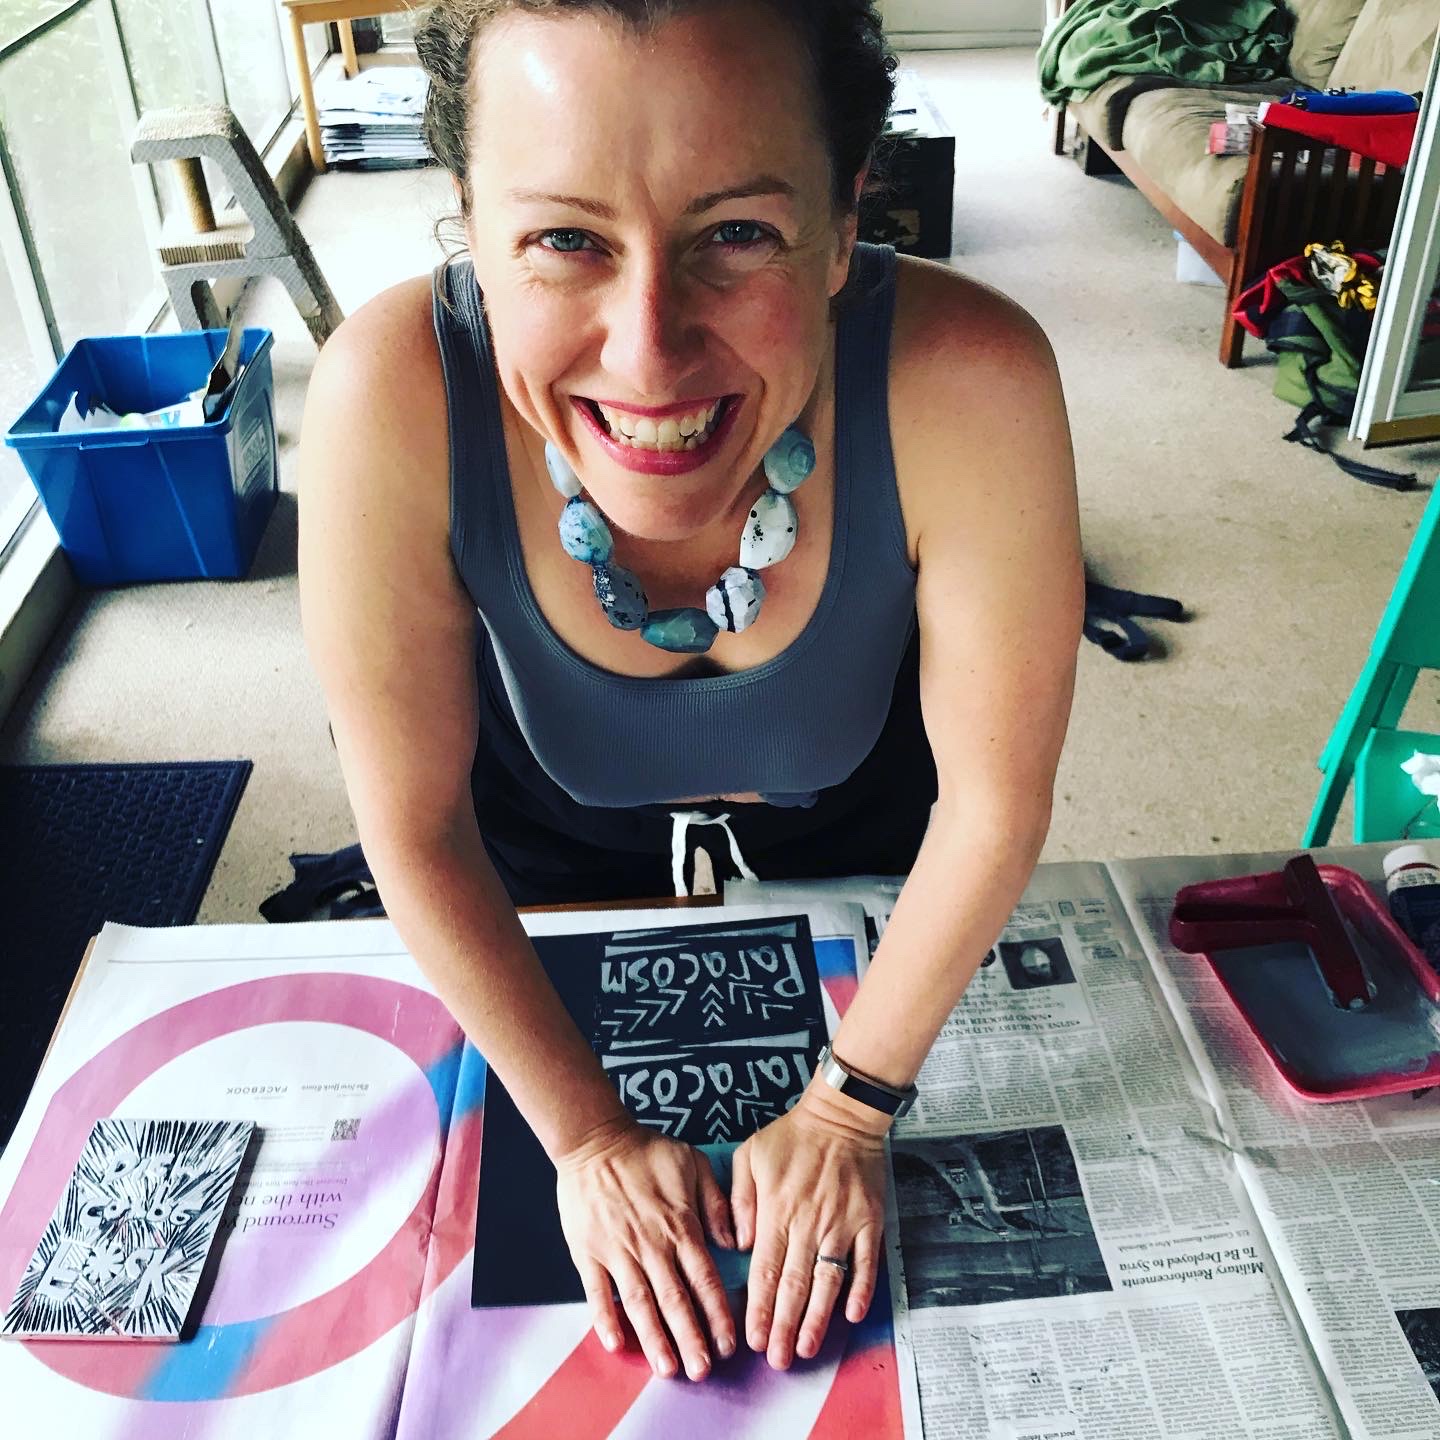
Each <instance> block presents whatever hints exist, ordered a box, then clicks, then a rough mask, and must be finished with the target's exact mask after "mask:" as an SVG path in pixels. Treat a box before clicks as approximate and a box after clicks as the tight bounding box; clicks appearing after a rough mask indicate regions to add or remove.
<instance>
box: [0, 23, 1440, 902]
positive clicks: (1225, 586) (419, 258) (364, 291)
mask: <svg viewBox="0 0 1440 1440" xmlns="http://www.w3.org/2000/svg"><path fill="white" fill-rule="evenodd" d="M909 58H910V59H911V61H912V62H913V64H914V65H915V67H916V68H917V70H919V72H920V73H921V74H922V76H923V77H924V79H925V82H926V83H927V85H928V86H929V87H930V90H931V93H932V95H933V97H934V99H935V100H936V102H937V103H938V104H939V106H940V108H941V109H942V111H943V112H944V113H945V115H946V116H947V118H948V119H949V120H950V122H951V124H952V125H953V127H954V129H955V133H956V135H957V136H958V141H957V161H956V167H957V171H958V174H957V176H956V206H955V208H956V223H955V250H956V261H955V263H956V264H957V265H959V266H961V267H962V268H964V269H965V270H967V271H969V272H970V273H971V274H973V275H975V276H977V277H979V278H980V279H983V280H985V281H987V282H989V283H991V284H994V285H996V286H998V287H999V288H1001V289H1003V290H1005V291H1007V292H1009V293H1010V294H1011V295H1014V296H1015V297H1016V298H1017V299H1019V300H1020V301H1021V302H1022V303H1023V304H1024V305H1026V306H1027V307H1028V308H1029V309H1030V310H1031V311H1032V312H1033V313H1034V314H1035V315H1036V316H1037V317H1038V318H1039V320H1040V321H1041V322H1042V324H1043V325H1044V326H1045V328H1046V330H1047V331H1048V332H1049V334H1050V337H1051V339H1052V341H1053V343H1054V346H1055V349H1056V352H1057V354H1058V356H1059V360H1060V365H1061V369H1062V371H1063V373H1064V378H1065V385H1066V393H1067V395H1068V397H1069V404H1070V411H1071V417H1072V421H1073V426H1074V432H1075V443H1076V452H1077V457H1078V465H1079V476H1080V488H1081V496H1082V501H1083V507H1084V523H1085V539H1086V549H1087V552H1088V554H1089V556H1090V557H1091V560H1092V562H1093V564H1094V567H1095V569H1096V570H1097V572H1098V574H1099V576H1100V578H1102V579H1106V580H1109V581H1110V582H1111V583H1114V584H1117V585H1121V586H1124V587H1126V588H1129V589H1139V590H1153V591H1158V592H1162V593H1165V594H1168V595H1174V596H1178V597H1180V598H1181V599H1183V600H1184V601H1185V603H1186V604H1187V605H1188V606H1189V607H1190V608H1191V610H1192V611H1193V612H1194V618H1193V619H1192V620H1191V621H1190V622H1189V624H1187V625H1184V626H1170V627H1163V626H1156V627H1155V630H1156V633H1161V634H1163V635H1164V637H1165V640H1166V642H1167V645H1168V650H1169V653H1168V655H1167V656H1166V657H1165V658H1163V659H1160V660H1151V661H1147V662H1145V663H1143V664H1139V665H1131V666H1125V665H1121V664H1118V663H1117V662H1115V661H1114V660H1112V659H1110V658H1108V657H1107V656H1105V655H1102V654H1101V653H1100V652H1099V651H1098V650H1096V649H1095V648H1094V647H1092V646H1088V645H1087V646H1084V647H1083V654H1082V655H1081V663H1080V681H1079V690H1078V696H1077V700H1076V707H1075V716H1074V721H1073V724H1072V727H1071V735H1070V741H1069V746H1068V749H1067V752H1066V756H1065V760H1064V763H1063V765H1062V768H1061V775H1060V783H1059V787H1058V793H1057V797H1056V812H1055V820H1054V826H1053V829H1052V833H1051V838H1050V843H1049V846H1048V848H1047V852H1046V853H1047V858H1053V859H1062V858H1067V859H1069V858H1076V859H1080V858H1102V857H1108V856H1128V855H1144V854H1159V853H1178V852H1204V851H1213V850H1216V849H1227V850H1229V849H1235V850H1245V849H1261V848H1267V847H1284V846H1287V845H1291V844H1293V843H1295V841H1296V840H1297V839H1298V837H1299V834H1300V831H1301V827H1302V825H1303V823H1304V820H1305V817H1306V815H1307V814H1308V812H1309V807H1310V804H1311V801H1312V799H1313V796H1314V790H1315V783H1316V776H1315V771H1314V769H1313V764H1314V757H1315V755H1316V754H1317V753H1318V751H1319V748H1320V746H1321V744H1322V743H1323V741H1324V739H1325V736H1326V735H1327V734H1328V732H1329V729H1330V726H1331V724H1332V723H1333V721H1334V719H1335V716H1336V714H1337V713H1338V710H1339V708H1340V705H1341V703H1342V702H1343V700H1344V697H1345V695H1346V693H1347V691H1348V688H1349V686H1350V684H1351V682H1352V680H1353V679H1354V676H1355V674H1356V672H1357V670H1358V669H1359V666H1360V664H1361V662H1362V660H1363V658H1364V655H1365V651H1366V647H1367V645H1368V643H1369V639H1370V636H1371V634H1372V632H1373V629H1374V625H1375V622H1376V619H1377V618H1378V616H1379V613H1380V610H1381V607H1382V606H1383V605H1384V602H1385V599H1386V596H1387V595H1388V593H1389V588H1390V585H1391V583H1392V581H1393V579H1394V576H1395V573H1396V571H1397V569H1398V567H1399V565H1400V562H1401V559H1402V557H1403V555H1404V553H1405V548H1406V546H1407V544H1408V542H1409V538H1410V535H1411V533H1412V531H1413V529H1414V526H1415V523H1416V520H1417V518H1418V516H1419V515H1420V512H1421V510H1422V509H1423V507H1424V503H1425V498H1426V496H1425V494H1424V493H1423V492H1419V493H1413V494H1409V495H1396V494H1391V493H1389V492H1384V491H1379V490H1375V489H1372V488H1371V487H1368V486H1365V485H1362V484H1360V483H1359V482H1357V481H1354V480H1351V479H1349V478H1347V477H1346V476H1344V475H1342V474H1341V473H1340V472H1339V471H1338V470H1337V469H1336V468H1335V467H1334V466H1332V465H1331V464H1330V463H1329V462H1328V461H1325V460H1323V459H1321V458H1319V457H1317V456H1315V455H1312V454H1309V453H1308V452H1305V451H1303V450H1300V449H1299V448H1298V447H1294V446H1288V445H1284V444H1282V443H1281V442H1280V438H1279V437H1280V435H1281V434H1282V433H1283V431H1284V430H1285V429H1287V428H1288V426H1289V423H1290V421H1291V420H1292V419H1293V416H1294V411H1293V410H1291V409H1289V408H1288V407H1286V406H1284V405H1282V404H1281V403H1280V402H1279V401H1277V400H1275V399H1274V398H1273V396H1272V395H1271V393H1270V385H1271V381H1272V373H1271V370H1270V366H1269V362H1268V360H1267V359H1265V358H1263V356H1261V357H1256V358H1254V359H1252V362H1251V364H1250V365H1248V366H1247V367H1246V368H1245V369H1243V370H1241V371H1239V372H1226V371H1224V370H1222V369H1221V367H1220V366H1219V364H1218V363H1217V362H1216V360H1215V358H1214V356H1215V350H1216V346H1217V343H1218V330H1217V327H1218V321H1219V315H1220V307H1221V296H1220V294H1219V292H1217V291H1215V290H1212V289H1207V288H1202V287H1198V286H1190V285H1181V284H1177V283H1176V282H1175V280H1174V278H1173V277H1174V267H1175V243H1174V241H1173V239H1172V238H1171V235H1170V231H1169V228H1168V227H1167V226H1166V225H1165V223H1164V222H1163V221H1162V220H1161V219H1160V218H1159V217H1158V216H1157V215H1156V214H1155V212H1154V211H1153V210H1151V208H1150V207H1149V205H1148V204H1147V203H1146V202H1145V201H1144V200H1143V199H1142V198H1141V197H1140V195H1139V194H1138V193H1137V192H1136V191H1134V190H1133V189H1132V188H1131V187H1130V186H1129V185H1128V183H1126V182H1124V181H1123V180H1119V179H1113V180H1097V179H1086V178H1085V177H1084V176H1083V175H1081V173H1080V172H1079V170H1078V168H1077V167H1076V166H1075V165H1074V164H1073V163H1072V162H1070V161H1068V160H1062V159H1057V158H1056V157H1054V156H1053V155H1051V154H1050V153H1049V147H1048V143H1047V137H1048V131H1047V127H1046V125H1045V123H1044V121H1043V120H1042V116H1041V111H1040V104H1039V100H1038V98H1037V97H1036V95H1035V91H1034V86H1033V84H1032V82H1031V65H1032V61H1031V56H1030V55H1029V53H1028V52H1023V51H974V52H960V53H937V52H928V53H925V54H921V55H916V56H913V57H909ZM449 204H450V191H449V184H448V181H447V180H446V179H445V177H443V176H442V175H440V174H438V173H435V172H403V173H398V174H375V175H353V174H331V175H326V176H323V177H321V178H319V179H318V180H317V181H316V182H315V183H314V184H313V185H312V186H311V188H310V190H309V192H308V193H307V195H306V196H305V199H304V202H303V204H302V206H301V208H300V220H301V224H302V226H303V228H304V230H305V232H306V234H307V236H308V237H309V239H310V241H311V244H312V245H313V246H314V248H315V250H316V252H317V254H318V256H319V258H320V261H321V264H322V266H323V267H324V269H325V272H326V274H327V276H328V277H329V280H330V283H331V286H332V287H333V289H334V290H335V292H336V295H337V296H338V298H339V300H340V303H341V305H342V306H343V307H344V308H345V309H347V310H353V309H355V308H356V307H357V306H358V305H360V304H361V303H362V302H363V301H364V300H365V299H366V298H368V297H369V296H370V295H372V294H374V293H375V292H376V291H378V290H380V289H382V288H383V287H385V286H387V285H389V284H391V283H393V282H395V281H397V280H399V279H402V278H404V277H406V276H409V275H413V274H417V273H420V272H423V271H425V270H427V269H428V268H429V267H430V266H431V265H432V264H433V263H434V261H435V260H436V259H437V258H438V253H439V252H438V251H437V249H436V248H435V245H434V242H433V239H432V237H431V231H432V228H433V224H434V222H435V220H436V219H437V218H438V217H439V216H440V215H441V214H443V213H444V212H445V210H446V209H447V208H448V206H449ZM247 319H248V320H249V322H250V323H252V324H253V323H259V324H264V325H268V326H270V327H271V328H272V329H273V330H274V331H275V333H276V346H275V372H276V404H277V414H278V421H279V428H280V435H281V449H282V453H281V465H282V471H283V476H284V481H285V485H286V491H287V493H286V494H285V495H284V496H282V498H281V502H280V506H279V508H278V510H277V513H276V515H275V518H274V520H273V522H272V523H271V526H270V529H269V532H268V533H267V535H266V539H265V543H264V547H263V549H262V552H261V555H260V558H259V562H258V565H257V567H256V571H255V574H254V576H253V578H251V579H250V580H248V581H246V582H243V583H231V584H225V583H207V584H186V585H166V586H153V587H139V588H135V589H131V590H124V591H116V592H111V593H102V594H97V595H94V596H91V597H89V598H87V599H86V600H85V601H84V602H83V603H82V604H81V605H80V606H79V607H77V610H76V612H75V613H74V615H73V616H72V617H71V619H70V621H69V623H68V624H67V626H66V627H65V628H64V630H63V631H62V632H61V634H60V635H59V636H58V637H57V638H56V641H55V644H54V645H53V646H52V649H51V652H50V654H49V656H48V658H47V660H46V662H45V664H44V665H43V666H42V667H41V670H40V672H39V673H38V674H37V676H36V677H35V679H34V681H33V682H32V684H31V686H30V688H29V689H28V691H27V692H26V694H25V696H24V697H23V698H22V701H21V704H20V705H19V707H17V710H16V712H15V714H14V715H12V717H11V720H10V722H9V724H8V726H7V729H6V732H5V735H4V738H3V743H0V755H3V758H5V759H7V760H12V761H28V762H43V761H78V760H169V759H200V758H205V759H210V758H229V757H249V758H251V759H253V760H254V762H255V773H254V776H253V778H252V780H251V782H250V787H249V790H248V792H247V793H246V796H245V799H244V802H243V804H242V805H241V808H240V812H239V814H238V816H237V818H236V821H235V824H234V827H233V829H232V830H231V833H230V838H229V841H228V843H227V845H226V847H225V850H224V853H223V854H222V856H221V859H220V863H219V866H218V868H217V870H216V873H215V878H214V881H213V883H212V885H211V888H210V892H209V895H208V896H207V898H206V901H205V905H204V908H203V910H202V912H201V918H202V919H203V920H207V921H222V920H235V921H244V920H253V919H255V918H256V905H257V904H258V903H259V901H260V900H261V899H262V898H263V897H264V896H265V895H267V894H268V893H270V892H271V891H272V890H274V889H276V888H277V887H278V886H279V885H281V884H283V883H284V882H285V881H286V880H287V879H288V878H289V867H288V863H287V860H286V857H287V855H288V854H289V852H291V851H294V850H328V849H332V848H334V847H337V846H339V845H342V844H346V843H348V842H349V841H351V840H352V839H353V838H354V831H353V824H352V821H351V818H350V814H349V809H348V806H347V803H346V799H345V795H344V791H343V788H342V785H341V780H340V774H339V770H338V767H337V765H336V763H335V759H334V756H333V753H332V751H331V748H330V743H329V740H328V737H327V735H326V731H325V716H324V710H323V707H322V704H321V700H320V696H319V692H318V688H317V686H316V684H315V681H314V679H313V677H312V676H311V674H310V671H309V668H308V665H307V662H306V659H305V655H304V652H303V649H302V647H301V642H300V634H299V625H298V614H297V604H296V585H295V574H294V569H295V501H294V497H293V488H294V468H295V452H294V446H295V440H296V436H297V433H298V430H299V424H300V416H301V410H302V405H303V401H304V394H305V384H306V379H307V376H308V374H309V371H310V367H311V365H312V364H313V361H314V348H313V346H312V345H311V344H310V341H309V339H308V337H307V335H306V333H305V330H304V328H303V327H302V326H301V324H300V322H299V320H298V319H297V317H296V315H295V312H294V310H293V308H291V307H290V305H289V303H288V301H287V299H286V297H285V295H284V293H283V291H282V290H281V289H280V288H279V286H278V285H274V286H264V287H261V288H259V289H258V290H257V291H256V292H255V293H254V295H253V298H252V301H251V302H250V311H249V314H248V315H247ZM1374 458H1377V459H1379V460H1380V462H1381V463H1386V464H1392V465H1397V466H1403V467H1404V468H1415V469H1418V470H1420V471H1421V473H1422V476H1424V477H1425V478H1427V479H1428V478H1429V477H1430V476H1433V475H1434V473H1435V472H1436V471H1437V470H1440V445H1434V446H1429V447H1412V448H1410V449H1408V450H1392V451H1388V452H1382V453H1381V454H1379V455H1378V456H1377V457H1374ZM1034 583H1035V584H1037V585H1043V584H1044V583H1045V576H1044V575H1043V574H1039V575H1036V576H1035V577H1034ZM1437 704H1440V701H1437V695H1436V692H1435V691H1434V690H1427V691H1426V692H1425V694H1424V695H1423V696H1422V697H1421V698H1420V700H1419V701H1417V703H1416V706H1415V707H1414V708H1415V709H1416V710H1417V711H1418V712H1419V713H1418V716H1417V718H1418V721H1419V723H1422V724H1428V725H1429V726H1430V728H1436V729H1440V708H1437Z"/></svg>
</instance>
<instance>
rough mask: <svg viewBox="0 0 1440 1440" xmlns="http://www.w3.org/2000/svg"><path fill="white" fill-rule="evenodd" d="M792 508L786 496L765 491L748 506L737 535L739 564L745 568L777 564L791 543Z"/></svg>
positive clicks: (793, 541) (792, 533)
mask: <svg viewBox="0 0 1440 1440" xmlns="http://www.w3.org/2000/svg"><path fill="white" fill-rule="evenodd" d="M795 531H796V520H795V507H794V506H793V505H792V504H791V503H790V497H789V496H788V495H781V494H779V493H778V492H777V491H774V490H767V491H766V492H765V493H764V494H763V495H762V496H761V497H760V498H759V499H758V500H757V501H756V502H755V503H754V505H752V506H751V507H750V513H749V515H747V516H746V517H745V529H744V530H743V531H742V532H741V535H740V563H741V564H742V565H743V566H744V567H745V568H746V569H747V570H763V569H765V567H766V566H767V565H778V564H779V563H780V561H782V560H783V559H784V558H785V557H786V556H787V555H788V554H789V553H790V551H791V549H792V548H793V547H794V545H795Z"/></svg>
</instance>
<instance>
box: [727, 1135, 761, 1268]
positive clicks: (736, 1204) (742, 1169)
mask: <svg viewBox="0 0 1440 1440" xmlns="http://www.w3.org/2000/svg"><path fill="white" fill-rule="evenodd" d="M730 1210H731V1213H732V1215H733V1217H734V1221H735V1246H736V1248H737V1249H739V1250H748V1249H750V1247H751V1246H752V1245H754V1243H755V1174H754V1172H753V1171H752V1170H751V1169H750V1142H749V1141H748V1140H747V1141H746V1142H745V1144H743V1145H742V1146H741V1147H740V1148H739V1149H738V1150H737V1151H736V1152H735V1158H734V1159H733V1160H732V1161H731V1163H730ZM752 1270H753V1262H752Z"/></svg>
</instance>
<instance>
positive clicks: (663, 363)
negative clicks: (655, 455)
mask: <svg viewBox="0 0 1440 1440" xmlns="http://www.w3.org/2000/svg"><path fill="white" fill-rule="evenodd" d="M695 337H696V326H695V324H694V317H693V316H688V315H687V314H686V310H685V303H684V296H683V294H682V293H681V289H680V286H679V285H677V283H676V281H675V277H674V276H673V275H672V274H671V273H670V272H669V271H668V270H667V269H666V267H664V266H663V265H657V264H648V263H647V264H644V265H640V264H636V265H633V266H632V267H630V271H629V273H628V274H627V275H625V276H624V277H623V278H622V279H621V280H620V281H619V282H618V283H617V284H616V286H615V288H614V290H613V291H612V293H611V299H610V303H609V305H608V307H607V309H606V313H605V343H604V347H603V349H602V352H601V364H602V365H603V366H604V368H605V371H606V373H607V374H609V375H610V376H612V377H613V378H614V379H615V380H617V381H619V382H621V383H622V384H624V385H627V386H628V387H629V389H630V394H629V395H627V396H625V397H624V398H626V399H629V400H634V401H636V402H645V401H650V400H654V401H657V402H663V401H666V400H671V399H673V398H674V397H675V393H676V390H677V389H678V388H679V387H680V385H681V384H682V383H683V381H684V379H685V377H686V376H687V375H688V374H689V373H690V372H691V371H692V370H693V369H694V368H695V360H696V357H697V354H698V347H697V344H696V338H695Z"/></svg>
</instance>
